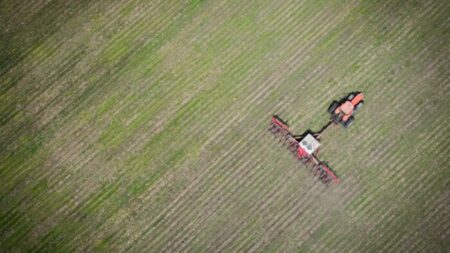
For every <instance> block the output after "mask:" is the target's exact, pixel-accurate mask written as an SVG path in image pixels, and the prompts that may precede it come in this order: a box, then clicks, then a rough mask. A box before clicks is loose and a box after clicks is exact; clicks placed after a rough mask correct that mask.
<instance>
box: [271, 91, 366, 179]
mask: <svg viewBox="0 0 450 253" xmlns="http://www.w3.org/2000/svg"><path fill="white" fill-rule="evenodd" d="M363 99H364V96H363V94H362V93H361V92H354V93H350V94H349V95H348V96H346V97H345V98H343V99H342V100H341V101H340V102H337V101H334V102H333V103H332V104H331V106H330V108H329V109H328V112H329V113H330V114H331V120H330V121H329V122H328V123H327V124H326V125H325V126H324V127H323V128H322V129H321V130H320V131H318V132H313V131H311V130H307V131H306V132H305V133H304V134H302V135H294V134H292V133H291V131H290V130H289V126H288V125H287V123H286V122H284V121H283V120H282V119H281V118H279V117H278V116H276V115H274V116H272V121H271V124H270V128H269V130H270V131H271V132H272V133H273V134H275V135H277V136H278V137H280V139H281V140H282V141H283V142H284V143H286V144H287V147H288V149H289V150H290V151H291V152H293V153H294V154H295V156H296V157H297V158H298V159H299V160H300V161H302V162H303V163H304V164H311V165H312V171H313V174H314V175H315V176H317V177H318V178H319V180H320V181H321V182H323V183H324V184H326V185H328V184H330V183H332V182H333V183H338V182H339V178H338V177H337V176H336V174H335V173H334V172H333V170H332V169H331V168H330V166H328V165H327V164H326V163H325V162H322V161H320V160H319V159H318V158H317V154H318V152H319V147H320V142H319V140H320V134H321V133H322V132H323V131H324V130H325V129H327V128H328V127H329V126H330V125H331V124H332V123H335V124H342V125H343V126H344V127H345V128H347V127H349V126H350V125H351V123H352V122H353V120H354V116H353V115H354V114H355V113H356V112H357V111H358V110H359V109H361V107H362V106H363V105H364V101H363Z"/></svg>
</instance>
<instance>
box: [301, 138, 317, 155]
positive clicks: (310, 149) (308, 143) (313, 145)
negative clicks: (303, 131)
mask: <svg viewBox="0 0 450 253" xmlns="http://www.w3.org/2000/svg"><path fill="white" fill-rule="evenodd" d="M319 146H320V142H319V141H318V140H316V138H314V136H312V135H311V134H307V135H306V136H305V138H303V139H302V140H301V141H300V147H302V148H303V149H304V150H305V151H306V153H308V154H309V155H310V154H312V153H314V151H316V150H317V149H318V148H319Z"/></svg>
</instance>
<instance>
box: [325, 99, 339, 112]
mask: <svg viewBox="0 0 450 253" xmlns="http://www.w3.org/2000/svg"><path fill="white" fill-rule="evenodd" d="M338 106H339V103H338V102H337V101H333V103H331V105H330V107H328V113H330V114H333V112H334V111H335V110H336V108H338Z"/></svg>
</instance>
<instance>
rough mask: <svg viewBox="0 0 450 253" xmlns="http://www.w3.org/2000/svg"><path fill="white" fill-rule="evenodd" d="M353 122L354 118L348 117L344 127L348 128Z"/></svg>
mask: <svg viewBox="0 0 450 253" xmlns="http://www.w3.org/2000/svg"><path fill="white" fill-rule="evenodd" d="M354 120H355V117H353V116H350V118H348V120H347V121H346V122H344V127H345V128H349V127H350V126H351V125H352V123H353V121H354Z"/></svg>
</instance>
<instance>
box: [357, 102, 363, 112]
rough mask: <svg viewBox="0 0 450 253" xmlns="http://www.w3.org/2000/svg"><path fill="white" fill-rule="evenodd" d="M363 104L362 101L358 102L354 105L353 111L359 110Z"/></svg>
mask: <svg viewBox="0 0 450 253" xmlns="http://www.w3.org/2000/svg"><path fill="white" fill-rule="evenodd" d="M363 106H364V101H361V102H359V103H358V104H357V105H356V106H355V112H357V111H359V109H361V108H362V107H363Z"/></svg>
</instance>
